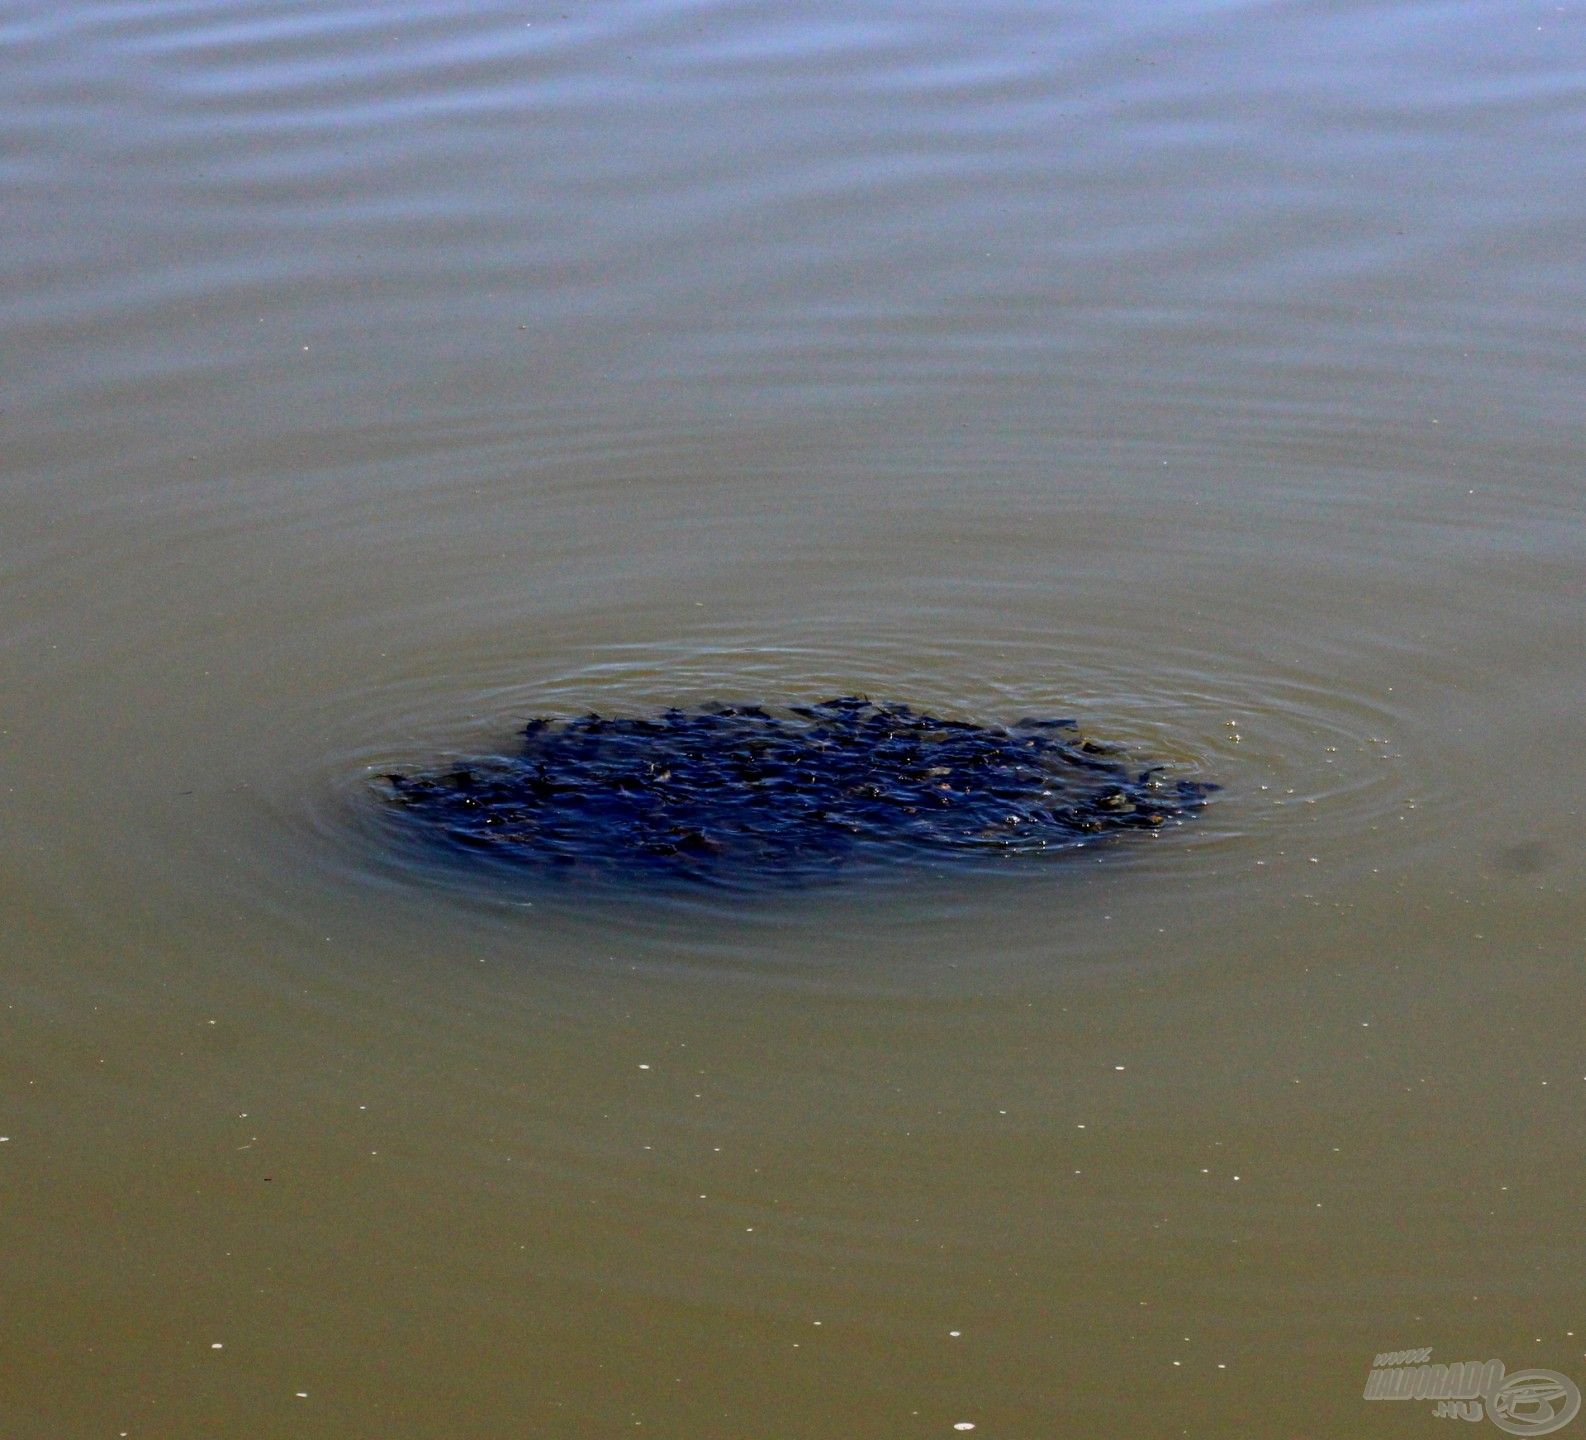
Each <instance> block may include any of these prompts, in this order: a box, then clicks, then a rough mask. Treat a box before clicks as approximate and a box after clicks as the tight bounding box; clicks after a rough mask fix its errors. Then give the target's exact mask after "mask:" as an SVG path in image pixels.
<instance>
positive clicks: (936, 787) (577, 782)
mask: <svg viewBox="0 0 1586 1440" xmlns="http://www.w3.org/2000/svg"><path fill="white" fill-rule="evenodd" d="M521 742H522V743H521V746H520V748H519V749H518V750H517V751H516V752H515V753H512V754H498V755H485V756H480V757H477V758H474V759H470V760H466V761H462V762H452V763H449V764H447V765H445V766H442V767H437V768H434V769H429V770H419V771H413V772H409V773H393V774H386V775H383V776H381V777H380V781H379V786H380V791H379V793H380V795H381V797H382V799H383V800H384V801H385V802H386V803H387V804H388V806H389V807H390V809H391V811H392V812H393V814H395V815H396V816H398V817H400V819H401V820H402V821H403V822H404V823H405V826H406V828H408V829H409V830H411V831H413V832H414V833H415V834H416V835H417V836H418V837H420V838H422V839H424V840H426V841H429V842H433V843H435V844H438V845H439V846H441V847H443V848H444V849H446V850H449V851H452V852H460V853H465V854H470V855H475V856H480V857H488V858H489V859H491V860H493V861H496V862H503V863H507V864H510V865H513V866H521V867H524V868H527V869H530V870H534V871H539V872H545V873H550V874H568V875H572V874H593V875H599V876H602V877H608V878H617V879H633V880H640V881H642V880H646V879H651V880H662V881H667V880H677V881H685V882H697V883H707V884H708V883H717V884H733V885H749V886H762V885H773V884H777V883H785V882H789V881H804V880H810V879H815V878H819V877H821V876H828V875H834V874H836V873H837V872H839V871H847V870H851V869H854V868H856V867H872V866H877V865H883V864H896V863H902V862H906V861H909V860H911V859H913V860H961V861H973V860H977V859H979V860H989V859H1016V858H1029V857H1039V856H1044V855H1051V854H1061V853H1063V852H1068V851H1073V850H1075V849H1077V848H1079V847H1082V846H1086V845H1091V844H1094V843H1096V842H1099V841H1106V840H1110V839H1115V838H1117V837H1119V836H1122V835H1124V834H1128V833H1131V832H1134V833H1138V832H1152V831H1158V830H1161V829H1162V828H1163V827H1165V826H1168V825H1171V824H1177V823H1179V822H1182V821H1183V820H1185V819H1186V818H1188V817H1190V816H1192V815H1193V814H1194V813H1195V812H1196V811H1198V810H1199V809H1200V808H1201V807H1202V806H1203V805H1204V803H1205V799H1206V796H1207V794H1208V793H1209V792H1210V791H1211V790H1213V789H1215V788H1216V787H1215V786H1212V785H1209V784H1207V783H1205V782H1202V781H1197V780H1192V779H1186V778H1175V777H1173V776H1171V775H1169V774H1168V772H1167V769H1166V767H1165V766H1160V765H1145V766H1143V767H1142V766H1141V764H1140V762H1139V760H1138V759H1133V758H1131V757H1129V756H1128V755H1127V754H1125V753H1124V752H1123V751H1122V750H1121V749H1120V748H1119V747H1116V746H1111V745H1107V744H1104V743H1100V742H1097V741H1095V740H1092V739H1088V738H1086V737H1085V736H1084V735H1082V734H1081V733H1080V731H1079V728H1078V725H1077V722H1076V721H1074V720H1073V719H1068V718H1057V719H1046V718H1035V717H1031V718H1026V719H1022V720H1019V721H1017V722H1015V723H1014V724H1011V725H1006V726H1003V725H981V724H975V723H972V722H969V721H963V720H950V719H942V718H940V717H938V716H933V715H928V714H923V713H920V712H918V711H916V710H913V709H911V708H910V707H909V706H907V705H901V704H876V703H873V702H872V701H870V700H868V699H866V698H865V697H862V696H844V697H841V698H839V699H832V700H825V701H821V702H820V703H818V704H813V705H792V706H788V707H786V708H785V709H783V710H780V711H773V710H771V709H767V708H765V707H763V706H760V705H708V706H703V707H699V708H695V709H686V710H685V709H669V710H666V711H663V712H662V713H660V714H656V715H649V716H636V717H611V716H603V715H599V714H594V713H591V714H587V715H584V716H582V717H580V718H577V719H571V720H561V721H558V720H549V719H536V720H533V721H531V722H530V723H529V724H528V725H527V726H526V727H525V728H524V730H523V731H522V734H521Z"/></svg>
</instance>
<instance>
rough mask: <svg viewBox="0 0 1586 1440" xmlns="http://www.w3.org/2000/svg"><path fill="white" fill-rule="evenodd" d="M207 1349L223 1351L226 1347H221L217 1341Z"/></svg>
mask: <svg viewBox="0 0 1586 1440" xmlns="http://www.w3.org/2000/svg"><path fill="white" fill-rule="evenodd" d="M209 1348H210V1349H211V1350H224V1349H225V1348H226V1347H225V1346H224V1345H222V1344H221V1343H220V1341H218V1340H217V1341H215V1343H214V1344H213V1345H211V1346H210V1347H209Z"/></svg>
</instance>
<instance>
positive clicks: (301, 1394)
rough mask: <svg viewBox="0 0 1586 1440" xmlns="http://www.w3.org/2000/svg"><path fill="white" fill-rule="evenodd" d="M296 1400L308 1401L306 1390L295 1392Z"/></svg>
mask: <svg viewBox="0 0 1586 1440" xmlns="http://www.w3.org/2000/svg"><path fill="white" fill-rule="evenodd" d="M297 1398H298V1399H299V1400H307V1399H308V1391H307V1390H299V1391H298V1392H297Z"/></svg>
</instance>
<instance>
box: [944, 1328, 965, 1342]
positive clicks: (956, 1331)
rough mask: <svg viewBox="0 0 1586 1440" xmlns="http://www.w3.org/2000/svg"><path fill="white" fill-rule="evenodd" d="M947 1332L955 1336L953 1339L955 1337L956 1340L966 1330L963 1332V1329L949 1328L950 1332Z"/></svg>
mask: <svg viewBox="0 0 1586 1440" xmlns="http://www.w3.org/2000/svg"><path fill="white" fill-rule="evenodd" d="M947 1333H948V1334H949V1335H951V1336H952V1337H953V1339H954V1340H956V1339H958V1337H959V1336H960V1335H962V1334H963V1333H964V1332H963V1331H962V1330H949V1331H948V1332H947Z"/></svg>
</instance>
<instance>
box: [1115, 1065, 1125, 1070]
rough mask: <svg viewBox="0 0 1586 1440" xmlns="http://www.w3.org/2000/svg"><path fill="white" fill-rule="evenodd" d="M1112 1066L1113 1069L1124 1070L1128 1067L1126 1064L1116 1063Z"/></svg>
mask: <svg viewBox="0 0 1586 1440" xmlns="http://www.w3.org/2000/svg"><path fill="white" fill-rule="evenodd" d="M1112 1068H1113V1069H1114V1070H1122V1069H1124V1068H1126V1067H1124V1066H1122V1065H1114V1066H1113V1067H1112Z"/></svg>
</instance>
